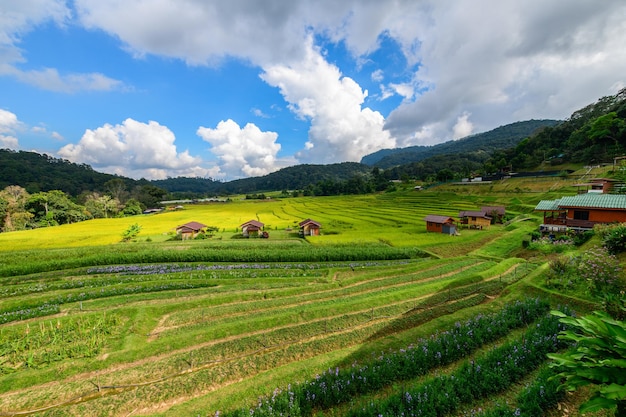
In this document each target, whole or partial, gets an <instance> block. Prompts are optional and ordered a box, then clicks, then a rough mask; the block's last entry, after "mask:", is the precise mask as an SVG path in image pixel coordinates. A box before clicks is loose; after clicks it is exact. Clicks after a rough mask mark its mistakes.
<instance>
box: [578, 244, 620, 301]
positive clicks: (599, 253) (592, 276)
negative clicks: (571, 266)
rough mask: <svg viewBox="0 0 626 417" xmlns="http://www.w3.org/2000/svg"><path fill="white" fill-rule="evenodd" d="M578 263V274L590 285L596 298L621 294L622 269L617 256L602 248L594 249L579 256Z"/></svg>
mask: <svg viewBox="0 0 626 417" xmlns="http://www.w3.org/2000/svg"><path fill="white" fill-rule="evenodd" d="M574 262H575V263H576V266H577V270H578V274H579V275H580V277H581V278H582V279H583V280H585V281H586V282H587V284H588V289H589V292H590V293H591V294H592V295H594V296H600V297H601V296H602V295H603V294H605V293H607V292H608V293H615V292H619V288H618V283H619V275H620V272H621V267H620V266H619V261H618V260H617V258H616V257H615V255H611V254H610V251H608V250H607V249H605V248H602V247H594V248H592V249H590V250H588V251H586V252H584V253H582V254H581V255H578V256H577V257H576V258H575V259H574Z"/></svg>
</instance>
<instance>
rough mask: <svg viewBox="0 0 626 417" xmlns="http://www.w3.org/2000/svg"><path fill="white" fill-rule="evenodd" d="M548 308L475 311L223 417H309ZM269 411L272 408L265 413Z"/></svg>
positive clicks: (458, 353) (440, 361)
mask: <svg viewBox="0 0 626 417" xmlns="http://www.w3.org/2000/svg"><path fill="white" fill-rule="evenodd" d="M548 309H549V304H548V303H546V302H544V301H542V300H539V299H529V300H525V301H516V302H514V303H511V304H508V305H506V306H505V307H504V308H503V309H502V310H501V311H500V312H498V313H494V314H489V315H478V316H476V317H474V318H472V319H469V320H468V321H466V322H465V323H463V324H461V323H456V325H455V326H454V327H453V328H451V329H449V330H447V331H444V332H441V333H436V334H434V335H432V336H431V337H430V338H428V339H420V340H418V341H417V342H416V343H415V344H413V345H411V346H409V347H408V348H406V349H402V350H400V351H397V352H392V353H388V354H381V355H380V356H379V357H378V358H376V359H375V360H373V361H371V362H370V363H366V364H361V365H359V364H356V363H355V364H354V365H353V366H352V367H351V368H348V369H339V368H336V369H331V370H329V371H327V372H324V373H323V374H322V375H318V376H317V377H316V378H315V379H314V380H312V381H307V382H305V383H303V384H298V385H296V386H293V387H290V389H288V390H287V391H276V392H275V393H274V394H273V396H272V397H271V398H267V399H264V400H262V401H260V402H259V405H258V406H257V408H254V409H251V410H249V409H241V410H236V411H233V412H231V413H228V414H226V415H225V416H227V417H230V416H233V417H235V416H236V417H243V416H244V415H245V416H253V417H258V416H264V415H279V413H277V410H280V412H284V413H285V414H284V415H287V414H289V415H303V416H309V415H312V413H313V410H314V409H326V408H329V407H332V406H335V405H338V404H342V403H346V402H349V401H351V400H353V399H354V398H355V397H357V396H358V395H363V394H367V393H371V392H374V391H377V390H379V389H381V388H383V387H385V386H388V385H390V384H392V383H397V382H401V381H407V380H410V379H413V378H415V377H418V376H420V375H425V374H426V373H428V372H429V371H430V370H432V369H433V368H435V367H437V366H442V365H446V364H449V363H452V362H454V361H456V360H458V359H461V358H462V357H464V356H466V355H468V354H469V353H471V352H473V351H474V350H476V349H477V348H479V347H480V346H482V345H483V344H485V343H489V342H492V341H494V340H497V339H498V338H500V337H502V336H503V335H505V334H507V333H508V332H509V331H510V330H512V329H515V328H518V327H521V326H524V325H527V324H529V323H531V322H533V321H534V320H536V319H537V318H538V317H540V316H541V315H543V314H545V313H546V312H547V311H548ZM281 405H282V406H281ZM284 407H288V409H284ZM291 407H294V408H297V410H295V409H292V408H291ZM268 410H274V411H272V412H269V413H268ZM296 411H297V412H296Z"/></svg>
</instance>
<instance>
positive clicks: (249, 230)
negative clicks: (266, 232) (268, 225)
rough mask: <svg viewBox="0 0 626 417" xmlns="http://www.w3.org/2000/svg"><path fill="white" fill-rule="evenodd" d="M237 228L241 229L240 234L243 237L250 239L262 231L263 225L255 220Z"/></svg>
mask: <svg viewBox="0 0 626 417" xmlns="http://www.w3.org/2000/svg"><path fill="white" fill-rule="evenodd" d="M239 227H241V233H242V235H243V236H244V237H250V236H258V235H259V231H261V230H263V227H265V225H264V224H263V223H261V222H259V221H256V220H248V221H247V222H245V223H244V224H242V225H241V226H239Z"/></svg>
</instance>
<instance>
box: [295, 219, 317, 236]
mask: <svg viewBox="0 0 626 417" xmlns="http://www.w3.org/2000/svg"><path fill="white" fill-rule="evenodd" d="M298 226H300V235H301V236H318V235H319V234H320V229H321V228H322V225H321V224H320V223H318V222H316V221H315V220H311V219H306V220H302V221H301V222H300V223H298Z"/></svg>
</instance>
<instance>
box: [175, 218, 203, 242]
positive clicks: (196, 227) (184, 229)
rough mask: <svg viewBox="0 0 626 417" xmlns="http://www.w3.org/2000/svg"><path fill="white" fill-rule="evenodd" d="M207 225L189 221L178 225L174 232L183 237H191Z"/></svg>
mask: <svg viewBox="0 0 626 417" xmlns="http://www.w3.org/2000/svg"><path fill="white" fill-rule="evenodd" d="M205 227H207V226H206V225H204V224H202V223H198V222H189V223H185V224H183V225H180V226H178V227H177V228H176V234H177V235H180V237H181V238H182V239H183V240H185V239H193V238H194V237H196V236H197V235H198V233H200V232H201V231H202V229H204V228H205Z"/></svg>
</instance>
